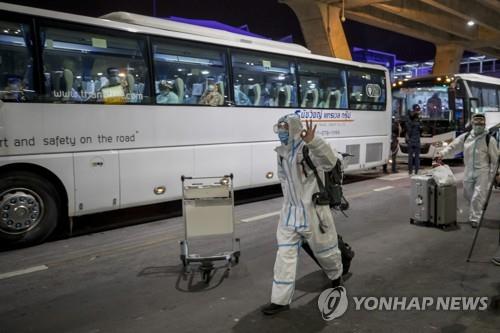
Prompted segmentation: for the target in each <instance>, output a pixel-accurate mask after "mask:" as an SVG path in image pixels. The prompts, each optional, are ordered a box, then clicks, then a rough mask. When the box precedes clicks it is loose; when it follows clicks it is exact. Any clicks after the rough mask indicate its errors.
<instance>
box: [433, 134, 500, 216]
mask: <svg viewBox="0 0 500 333" xmlns="http://www.w3.org/2000/svg"><path fill="white" fill-rule="evenodd" d="M487 133H488V131H487V130H485V131H484V132H483V133H482V134H479V135H476V134H475V133H474V131H471V132H468V133H464V134H462V135H460V136H459V137H457V138H456V139H455V140H453V142H452V143H450V145H449V146H448V147H446V148H445V149H443V150H442V151H441V153H440V155H441V156H442V157H443V158H447V157H453V156H454V155H455V154H456V153H459V152H462V151H463V152H464V164H465V170H464V197H465V199H466V200H467V201H468V202H469V203H470V210H469V221H470V222H479V219H480V218H481V212H482V210H483V207H484V204H485V201H486V199H487V196H488V190H489V185H490V181H491V180H492V179H493V176H494V173H495V171H496V165H497V159H498V149H497V142H496V140H495V138H494V137H490V142H489V144H487V143H486V135H487ZM466 136H467V139H466V138H465V137H466Z"/></svg>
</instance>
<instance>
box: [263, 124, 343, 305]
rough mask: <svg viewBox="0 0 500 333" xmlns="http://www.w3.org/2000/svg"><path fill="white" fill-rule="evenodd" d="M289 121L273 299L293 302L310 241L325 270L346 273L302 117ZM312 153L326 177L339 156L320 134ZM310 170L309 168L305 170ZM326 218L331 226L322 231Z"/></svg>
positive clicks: (281, 150) (281, 153)
mask: <svg viewBox="0 0 500 333" xmlns="http://www.w3.org/2000/svg"><path fill="white" fill-rule="evenodd" d="M282 121H284V122H286V123H287V124H288V132H289V138H288V142H287V144H283V143H282V145H281V146H279V147H277V148H276V149H275V150H276V152H277V153H278V177H279V179H280V181H281V187H282V190H283V207H282V209H281V213H280V222H279V225H278V230H277V233H276V235H277V240H278V252H277V255H276V262H275V265H274V280H273V288H272V295H271V302H272V303H275V304H279V305H287V304H289V303H290V302H291V300H292V296H293V292H294V289H295V274H296V270H297V262H298V252H299V249H300V247H301V242H302V240H303V239H306V240H307V242H308V243H309V245H310V247H311V249H312V250H313V252H314V254H315V256H316V258H317V259H318V261H319V263H320V264H321V266H322V267H323V269H324V270H325V273H326V274H327V275H328V277H329V278H330V279H331V280H335V279H337V278H339V277H340V276H341V274H342V260H341V254H340V250H339V248H338V244H337V232H336V230H335V225H334V222H333V216H332V212H331V210H330V207H329V206H316V205H315V204H314V203H313V202H312V196H313V194H314V193H316V192H318V191H319V188H318V184H317V181H316V178H315V176H314V173H313V172H312V170H310V169H309V168H308V167H307V165H306V164H305V163H301V162H302V160H303V155H302V147H303V146H304V144H306V143H305V142H304V141H303V140H302V139H301V136H300V134H301V132H302V124H301V122H300V118H299V117H298V116H297V115H295V114H290V115H287V116H284V117H282V118H280V119H279V122H282ZM307 146H308V148H309V156H310V157H311V159H312V161H313V163H314V164H315V166H316V168H317V169H318V173H319V175H320V176H321V177H322V178H323V177H324V175H323V172H322V171H324V170H327V171H328V170H330V169H332V168H333V167H334V166H335V163H336V161H337V157H336V156H335V153H334V152H333V150H332V148H331V147H330V145H329V144H328V143H326V141H324V140H323V139H321V138H319V137H317V136H315V137H314V139H313V140H312V141H311V142H309V143H307ZM304 171H305V172H304ZM320 220H321V222H322V225H323V226H324V227H326V228H325V233H322V232H321V231H320V228H319V224H320Z"/></svg>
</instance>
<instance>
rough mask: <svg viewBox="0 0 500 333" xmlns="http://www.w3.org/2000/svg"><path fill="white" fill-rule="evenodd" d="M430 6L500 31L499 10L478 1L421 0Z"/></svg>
mask: <svg viewBox="0 0 500 333" xmlns="http://www.w3.org/2000/svg"><path fill="white" fill-rule="evenodd" d="M420 1H422V2H424V3H426V4H428V5H430V6H433V7H435V8H439V9H440V10H443V11H445V12H448V13H450V14H453V15H456V16H458V17H461V18H463V19H464V20H474V21H475V22H476V23H478V24H481V25H483V26H485V27H487V28H489V29H492V30H495V31H496V32H500V19H499V18H498V12H497V11H493V10H491V9H490V8H488V7H487V6H485V5H483V4H482V3H480V2H477V1H469V0H468V1H464V0H420Z"/></svg>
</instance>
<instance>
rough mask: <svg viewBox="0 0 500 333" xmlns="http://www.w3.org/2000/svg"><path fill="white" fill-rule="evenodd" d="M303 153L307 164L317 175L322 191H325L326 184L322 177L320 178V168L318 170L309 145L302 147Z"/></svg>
mask: <svg viewBox="0 0 500 333" xmlns="http://www.w3.org/2000/svg"><path fill="white" fill-rule="evenodd" d="M302 155H304V161H305V162H306V164H307V166H308V167H309V168H310V169H311V170H312V171H313V172H314V176H315V177H316V181H317V182H318V186H319V190H320V192H324V190H325V185H323V182H322V181H321V178H319V175H318V170H316V166H315V165H314V163H313V161H312V160H311V157H310V156H309V147H307V146H306V145H304V146H303V147H302Z"/></svg>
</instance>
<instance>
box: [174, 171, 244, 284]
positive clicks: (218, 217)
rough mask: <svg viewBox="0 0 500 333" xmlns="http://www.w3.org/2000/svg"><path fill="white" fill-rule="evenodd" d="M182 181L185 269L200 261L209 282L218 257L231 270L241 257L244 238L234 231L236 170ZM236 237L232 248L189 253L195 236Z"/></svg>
mask: <svg viewBox="0 0 500 333" xmlns="http://www.w3.org/2000/svg"><path fill="white" fill-rule="evenodd" d="M181 181H182V212H183V217H184V229H185V238H184V240H182V241H181V242H180V247H181V255H180V259H181V261H182V264H183V266H184V272H185V273H189V272H190V271H191V269H190V264H191V263H199V264H200V266H199V270H200V272H201V273H202V277H203V280H204V281H205V282H206V283H208V282H210V279H211V277H212V271H213V270H214V268H215V266H214V263H213V262H214V261H219V260H225V261H226V267H227V271H229V270H230V268H231V266H232V264H233V262H234V263H235V264H237V263H238V262H239V258H240V240H239V238H236V237H235V234H234V191H233V174H230V175H224V176H220V177H186V176H184V175H183V176H181ZM224 235H230V236H231V238H232V250H231V251H227V252H222V253H218V254H215V255H213V256H208V257H203V256H200V255H198V254H194V253H193V254H191V253H189V243H188V242H189V239H193V238H194V237H198V238H200V237H206V236H224Z"/></svg>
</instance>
